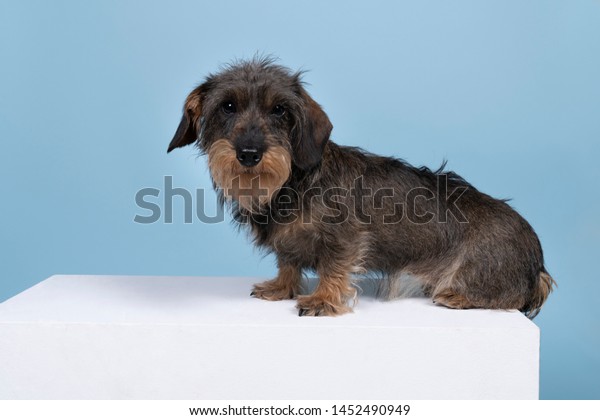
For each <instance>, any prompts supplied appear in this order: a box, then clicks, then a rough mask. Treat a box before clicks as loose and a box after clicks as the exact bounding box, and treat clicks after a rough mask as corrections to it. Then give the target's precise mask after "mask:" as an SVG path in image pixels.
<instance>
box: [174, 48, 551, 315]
mask: <svg viewBox="0 0 600 420" xmlns="http://www.w3.org/2000/svg"><path fill="white" fill-rule="evenodd" d="M332 128H333V127H332V124H331V122H330V120H329V118H328V116H327V114H326V113H325V112H324V111H323V109H322V108H321V106H320V105H319V104H318V103H317V102H315V101H314V100H313V99H312V98H311V97H310V96H309V94H308V93H307V91H306V88H305V85H304V84H303V82H302V72H292V71H291V70H289V69H288V68H286V67H283V66H281V65H279V64H277V63H276V61H275V60H273V59H270V58H254V59H251V60H246V61H238V62H235V63H232V64H230V65H227V66H225V67H223V68H222V70H221V71H220V72H219V73H217V74H210V75H209V76H208V77H207V78H206V79H205V81H204V82H203V83H202V84H200V85H199V86H198V87H196V88H195V89H193V90H192V92H191V93H190V94H189V95H188V97H187V99H186V100H185V105H184V108H183V116H182V118H181V121H180V123H179V126H178V128H177V131H176V133H175V135H174V137H173V139H172V141H171V142H170V144H169V147H168V152H171V151H172V150H174V149H176V148H179V147H183V146H187V145H190V144H193V143H195V144H197V146H198V147H199V149H200V151H201V153H203V154H205V155H207V156H208V167H209V170H210V175H211V177H212V180H213V184H214V187H215V189H216V190H217V191H218V194H219V198H220V201H221V204H224V203H225V204H228V205H229V206H230V208H231V211H232V214H233V218H234V220H235V221H237V223H239V224H240V226H247V227H248V228H249V229H250V232H251V235H252V236H253V238H254V242H255V244H256V245H257V246H258V247H260V248H262V249H264V250H266V251H267V252H273V253H275V254H276V257H277V266H278V274H277V276H276V277H275V279H273V280H269V281H266V282H264V283H260V284H256V285H254V287H253V290H252V293H251V295H252V296H254V297H256V298H259V299H265V300H271V301H275V300H282V299H296V300H297V305H296V307H297V309H298V313H299V315H300V316H334V315H340V314H344V313H347V312H351V311H352V303H353V302H355V301H356V295H357V288H356V287H355V282H357V279H360V278H362V277H376V278H377V279H378V282H377V284H378V286H377V287H378V290H377V295H378V297H380V298H382V299H395V298H399V297H404V296H414V295H419V294H421V295H425V296H428V297H430V298H432V300H433V302H434V303H435V304H437V305H442V306H445V307H448V308H454V309H468V308H487V309H517V310H520V311H521V312H523V313H524V314H525V315H527V316H528V317H530V318H534V317H535V316H536V315H537V314H538V313H539V311H540V308H541V307H542V305H543V303H544V302H545V300H546V298H547V297H548V295H549V293H550V292H551V291H552V290H553V287H554V286H555V284H556V283H555V281H554V280H553V279H552V277H551V276H550V275H549V274H548V272H547V271H546V269H545V268H544V260H543V254H542V248H541V245H540V242H539V240H538V237H537V235H536V233H535V232H534V230H533V229H532V227H531V226H530V225H529V224H528V223H527V221H525V219H523V218H522V217H521V216H520V215H519V214H518V213H517V212H516V211H515V210H514V209H512V208H511V207H510V206H509V205H508V204H507V203H506V201H505V200H498V199H494V198H492V197H490V196H489V195H486V194H484V193H482V192H480V191H478V190H477V189H476V188H475V187H473V186H472V185H471V184H469V183H468V182H467V181H465V180H464V179H463V178H461V177H460V176H458V175H457V174H455V173H454V172H447V171H444V165H442V167H441V168H440V169H438V170H436V171H432V170H430V169H428V168H425V167H414V166H412V165H410V164H408V163H406V162H405V161H403V160H400V159H396V158H391V157H382V156H377V155H374V154H371V153H368V152H366V151H364V150H362V149H359V148H356V147H346V146H341V145H338V144H336V143H334V142H333V141H332V140H331V139H330V134H331V130H332ZM306 271H312V272H315V273H316V274H317V275H318V284H317V285H316V288H315V289H314V291H313V292H312V293H310V294H301V292H302V288H301V283H302V279H303V273H304V272H306Z"/></svg>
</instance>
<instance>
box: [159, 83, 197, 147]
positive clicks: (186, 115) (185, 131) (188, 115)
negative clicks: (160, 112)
mask: <svg viewBox="0 0 600 420" xmlns="http://www.w3.org/2000/svg"><path fill="white" fill-rule="evenodd" d="M202 90H203V86H198V87H197V88H196V89H194V90H193V91H192V92H191V93H190V94H189V95H188V97H187V99H186V100H185V105H184V106H183V116H182V117H181V121H180V122H179V127H177V131H176V132H175V135H174V136H173V140H171V143H170V144H169V148H168V149H167V153H169V152H170V151H171V150H173V149H177V148H178V147H183V146H187V145H188V144H192V143H194V142H195V141H196V139H197V137H198V133H197V131H196V128H197V127H196V122H197V121H198V119H199V118H200V117H201V116H202V95H201V91H202Z"/></svg>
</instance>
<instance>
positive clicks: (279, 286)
mask: <svg viewBox="0 0 600 420" xmlns="http://www.w3.org/2000/svg"><path fill="white" fill-rule="evenodd" d="M278 266H279V272H278V273H277V277H275V278H274V279H273V280H269V281H265V282H263V283H258V284H255V285H254V287H253V288H252V293H251V294H250V296H254V297H255V298H258V299H264V300H284V299H293V298H295V297H296V296H297V295H298V290H299V288H300V280H301V279H302V270H301V269H300V268H299V267H296V266H294V265H291V264H286V263H283V262H279V264H278Z"/></svg>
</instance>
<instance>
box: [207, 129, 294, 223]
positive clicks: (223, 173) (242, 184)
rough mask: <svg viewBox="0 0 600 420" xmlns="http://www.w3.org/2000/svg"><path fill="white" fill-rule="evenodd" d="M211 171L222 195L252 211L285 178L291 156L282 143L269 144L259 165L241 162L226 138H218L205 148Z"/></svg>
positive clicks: (285, 179)
mask: <svg viewBox="0 0 600 420" xmlns="http://www.w3.org/2000/svg"><path fill="white" fill-rule="evenodd" d="M208 166H209V169H210V174H211V176H212V178H213V180H214V182H215V184H216V185H217V187H219V188H221V189H222V190H223V193H224V195H225V197H226V198H227V199H229V200H235V201H237V202H238V203H239V205H240V206H241V207H243V208H245V209H246V210H249V211H253V210H256V209H257V208H259V207H260V206H262V205H264V204H266V203H268V202H269V201H271V199H272V198H273V194H274V193H275V192H276V191H277V190H278V189H279V188H281V186H282V185H283V184H284V183H285V182H286V181H287V180H288V178H289V177H290V173H291V170H292V159H291V156H290V154H289V152H288V151H287V150H286V149H285V148H284V147H282V146H269V148H268V149H267V151H266V152H265V153H264V154H263V157H262V160H261V161H260V162H259V163H258V165H256V166H253V167H251V168H247V167H244V166H242V165H241V164H240V163H239V162H238V160H237V157H236V153H235V148H234V147H233V145H232V144H231V142H230V141H229V140H227V139H220V140H217V141H216V142H215V143H214V144H213V145H212V146H211V147H210V149H209V150H208Z"/></svg>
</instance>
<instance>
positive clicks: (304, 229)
mask: <svg viewBox="0 0 600 420" xmlns="http://www.w3.org/2000/svg"><path fill="white" fill-rule="evenodd" d="M259 229H260V228H259ZM263 229H268V233H267V235H264V233H265V232H255V234H256V233H258V236H257V237H258V238H260V237H261V236H262V237H263V238H264V241H261V242H263V243H262V244H261V245H263V246H267V247H268V248H270V249H271V250H272V251H273V252H275V253H276V254H277V256H278V257H279V258H282V259H284V260H289V261H293V262H295V263H298V264H300V265H302V266H305V267H313V266H314V265H315V264H316V260H317V257H318V253H319V249H320V248H321V243H322V238H321V234H320V232H319V230H318V229H317V228H316V227H315V226H314V225H313V224H312V223H310V222H307V221H305V220H304V221H303V220H302V219H301V218H300V217H298V218H297V219H296V220H293V221H288V222H283V223H281V222H279V223H276V222H272V224H271V225H270V226H268V227H263ZM259 241H260V239H259Z"/></svg>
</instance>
